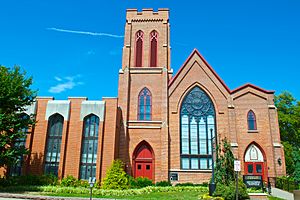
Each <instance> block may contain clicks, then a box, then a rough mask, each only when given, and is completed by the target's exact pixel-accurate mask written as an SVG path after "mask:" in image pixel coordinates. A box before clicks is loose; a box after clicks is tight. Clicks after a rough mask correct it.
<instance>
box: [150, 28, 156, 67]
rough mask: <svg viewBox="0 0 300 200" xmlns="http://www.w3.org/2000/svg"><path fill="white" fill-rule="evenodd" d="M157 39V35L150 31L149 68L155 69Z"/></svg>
mask: <svg viewBox="0 0 300 200" xmlns="http://www.w3.org/2000/svg"><path fill="white" fill-rule="evenodd" d="M157 39H158V33H157V32H156V31H152V32H151V33H150V67H157Z"/></svg>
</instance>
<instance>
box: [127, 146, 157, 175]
mask: <svg viewBox="0 0 300 200" xmlns="http://www.w3.org/2000/svg"><path fill="white" fill-rule="evenodd" d="M132 163H133V175H134V177H135V178H137V177H146V178H149V179H150V180H154V153H153V149H152V147H151V146H150V144H149V143H148V142H146V141H142V142H140V143H139V144H138V145H137V146H136V148H135V150H134V152H133V156H132Z"/></svg>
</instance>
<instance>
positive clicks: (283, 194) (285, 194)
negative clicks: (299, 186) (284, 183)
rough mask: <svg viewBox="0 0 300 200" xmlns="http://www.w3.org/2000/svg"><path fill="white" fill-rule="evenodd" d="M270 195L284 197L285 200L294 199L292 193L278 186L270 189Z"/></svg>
mask: <svg viewBox="0 0 300 200" xmlns="http://www.w3.org/2000/svg"><path fill="white" fill-rule="evenodd" d="M271 195H272V196H274V197H278V198H282V199H286V200H294V194H293V193H290V192H287V191H284V190H281V189H278V188H274V187H272V190H271Z"/></svg>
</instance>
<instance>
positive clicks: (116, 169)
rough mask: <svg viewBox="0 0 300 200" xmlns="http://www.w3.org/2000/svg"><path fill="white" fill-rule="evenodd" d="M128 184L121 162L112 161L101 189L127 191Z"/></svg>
mask: <svg viewBox="0 0 300 200" xmlns="http://www.w3.org/2000/svg"><path fill="white" fill-rule="evenodd" d="M128 187H129V183H128V178H127V174H126V172H125V171H124V163H123V162H122V161H121V160H114V161H113V163H112V165H111V166H110V168H109V169H108V170H107V172H106V176H105V178H104V179H103V183H102V188H103V189H118V190H123V189H128Z"/></svg>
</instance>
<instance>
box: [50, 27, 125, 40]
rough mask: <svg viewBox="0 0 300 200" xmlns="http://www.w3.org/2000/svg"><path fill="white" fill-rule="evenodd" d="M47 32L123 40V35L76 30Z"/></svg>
mask: <svg viewBox="0 0 300 200" xmlns="http://www.w3.org/2000/svg"><path fill="white" fill-rule="evenodd" d="M47 30H51V31H58V32H65V33H75V34H81V35H92V36H106V37H113V38H123V37H124V36H123V35H115V34H110V33H98V32H90V31H77V30H68V29H61V28H54V27H52V28H47Z"/></svg>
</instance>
